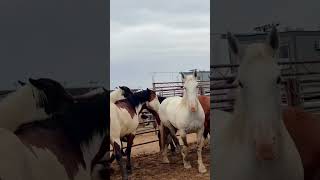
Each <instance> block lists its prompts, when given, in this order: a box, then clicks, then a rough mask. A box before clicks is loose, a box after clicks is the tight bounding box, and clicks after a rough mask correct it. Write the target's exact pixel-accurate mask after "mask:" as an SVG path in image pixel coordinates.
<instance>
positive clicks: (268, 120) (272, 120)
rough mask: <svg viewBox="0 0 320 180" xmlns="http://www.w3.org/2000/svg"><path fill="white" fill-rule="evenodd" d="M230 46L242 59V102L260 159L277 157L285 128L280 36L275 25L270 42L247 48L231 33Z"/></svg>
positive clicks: (270, 35)
mask: <svg viewBox="0 0 320 180" xmlns="http://www.w3.org/2000/svg"><path fill="white" fill-rule="evenodd" d="M227 40H228V43H229V48H230V50H231V52H232V53H233V55H235V56H234V57H235V58H237V59H238V60H239V61H240V67H239V74H238V80H239V85H240V87H241V88H240V94H239V97H238V100H240V101H239V102H240V103H238V104H241V106H243V107H237V108H240V109H242V110H240V111H243V112H241V113H243V114H244V118H245V120H246V121H247V123H248V128H250V130H251V132H252V136H253V139H254V143H255V146H256V153H257V158H258V159H273V158H274V155H275V147H276V142H277V136H278V134H279V133H280V127H281V122H282V119H281V109H280V108H281V91H280V90H281V89H280V85H281V83H280V82H281V81H280V68H279V66H278V64H277V63H278V62H277V59H275V58H274V55H275V54H276V51H277V49H278V47H279V36H278V32H277V29H276V28H272V30H271V32H270V34H269V36H268V38H267V40H266V43H254V44H250V45H248V46H247V47H246V48H245V49H244V47H243V46H241V45H240V44H239V43H238V40H237V38H236V37H234V36H233V35H232V34H231V33H228V34H227Z"/></svg>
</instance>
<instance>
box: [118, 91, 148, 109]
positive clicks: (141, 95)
mask: <svg viewBox="0 0 320 180" xmlns="http://www.w3.org/2000/svg"><path fill="white" fill-rule="evenodd" d="M149 96H150V92H149V90H143V91H139V92H136V93H133V94H132V95H130V96H129V97H127V98H126V99H122V100H119V101H117V102H128V103H130V104H131V105H132V106H133V107H137V106H139V105H141V104H143V103H145V102H147V101H148V99H149Z"/></svg>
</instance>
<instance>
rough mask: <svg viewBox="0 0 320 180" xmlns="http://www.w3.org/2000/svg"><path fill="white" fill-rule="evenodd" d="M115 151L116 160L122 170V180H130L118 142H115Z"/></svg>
mask: <svg viewBox="0 0 320 180" xmlns="http://www.w3.org/2000/svg"><path fill="white" fill-rule="evenodd" d="M113 149H114V154H115V156H116V160H117V162H118V164H119V166H120V170H121V173H122V179H124V180H126V179H128V173H127V169H126V168H125V164H124V161H123V159H122V151H121V147H120V145H119V144H118V143H117V142H114V143H113Z"/></svg>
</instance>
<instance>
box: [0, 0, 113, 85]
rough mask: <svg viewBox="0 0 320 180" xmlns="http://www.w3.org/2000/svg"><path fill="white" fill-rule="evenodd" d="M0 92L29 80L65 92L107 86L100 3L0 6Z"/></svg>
mask: <svg viewBox="0 0 320 180" xmlns="http://www.w3.org/2000/svg"><path fill="white" fill-rule="evenodd" d="M0 8H1V9H0V22H1V28H0V39H1V40H0V59H1V62H2V65H1V66H0V72H1V73H0V74H1V76H0V81H1V83H0V89H5V88H12V84H13V82H15V81H17V80H18V79H21V80H25V79H27V78H28V77H30V76H33V77H50V78H54V79H57V80H59V81H66V82H68V83H69V85H70V86H87V85H88V82H89V81H91V80H93V81H99V82H100V85H102V84H103V83H105V82H106V80H107V73H106V67H107V56H108V54H106V48H107V46H106V44H107V42H106V41H107V35H108V34H107V29H106V26H105V24H106V21H105V18H106V9H105V4H104V3H102V2H101V1H95V0H93V1H90V3H89V2H88V1H87V0H55V1H51V0H29V1H23V0H4V1H2V2H1V4H0Z"/></svg>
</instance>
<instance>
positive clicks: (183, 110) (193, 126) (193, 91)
mask: <svg viewBox="0 0 320 180" xmlns="http://www.w3.org/2000/svg"><path fill="white" fill-rule="evenodd" d="M182 77H183V79H184V93H183V97H169V98H166V99H165V100H164V101H163V102H162V103H161V104H160V109H159V117H160V120H161V124H160V134H161V141H162V143H164V144H163V145H162V154H163V161H164V162H165V163H169V159H168V157H167V150H168V143H169V142H168V141H169V140H168V139H167V140H164V133H165V132H164V126H165V127H167V128H168V129H169V130H170V134H171V137H172V138H173V140H174V141H175V144H176V145H177V150H178V151H180V144H179V141H178V139H177V137H176V134H175V133H176V132H175V129H177V130H178V132H179V134H180V136H181V139H182V142H183V145H184V146H183V149H182V151H181V154H182V158H183V164H184V167H185V168H187V169H188V168H191V164H190V162H189V161H187V153H188V148H187V147H188V144H187V137H186V135H187V133H194V132H196V133H197V148H198V149H197V154H198V164H199V166H198V170H199V172H200V173H205V172H206V171H207V170H206V167H205V166H204V164H203V162H202V147H203V143H204V137H203V132H204V121H205V114H204V111H203V108H202V106H201V104H200V102H199V100H198V94H197V86H198V82H197V79H196V77H197V73H196V71H194V73H193V74H192V75H188V76H184V75H183V74H182Z"/></svg>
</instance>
